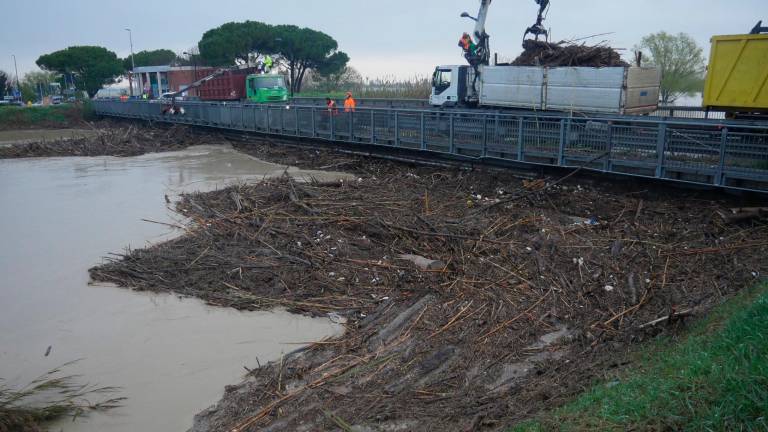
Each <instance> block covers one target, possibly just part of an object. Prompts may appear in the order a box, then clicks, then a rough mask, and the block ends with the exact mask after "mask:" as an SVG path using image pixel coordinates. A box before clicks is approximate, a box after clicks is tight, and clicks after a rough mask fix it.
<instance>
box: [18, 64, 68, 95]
mask: <svg viewBox="0 0 768 432" xmlns="http://www.w3.org/2000/svg"><path fill="white" fill-rule="evenodd" d="M60 78H61V75H60V74H57V73H55V72H46V71H33V72H27V73H26V74H25V75H24V78H22V79H21V91H22V94H23V95H24V100H25V101H27V100H37V99H40V96H41V94H40V93H41V92H42V96H50V95H51V92H52V90H53V89H52V88H51V84H53V83H59V85H60V84H61V81H60Z"/></svg>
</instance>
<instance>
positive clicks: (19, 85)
mask: <svg viewBox="0 0 768 432" xmlns="http://www.w3.org/2000/svg"><path fill="white" fill-rule="evenodd" d="M11 57H13V68H14V69H16V93H18V94H19V99H21V83H19V67H18V66H16V54H11Z"/></svg>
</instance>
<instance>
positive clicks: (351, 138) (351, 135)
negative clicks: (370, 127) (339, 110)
mask: <svg viewBox="0 0 768 432" xmlns="http://www.w3.org/2000/svg"><path fill="white" fill-rule="evenodd" d="M354 140H355V112H354V111H350V112H349V141H350V142H352V141H354Z"/></svg>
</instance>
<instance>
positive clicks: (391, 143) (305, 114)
mask: <svg viewBox="0 0 768 432" xmlns="http://www.w3.org/2000/svg"><path fill="white" fill-rule="evenodd" d="M93 104H94V110H95V112H96V114H98V115H101V116H108V117H120V118H128V119H139V120H147V121H153V122H164V123H174V124H186V125H192V126H203V127H209V128H218V129H224V130H229V131H239V132H247V133H256V134H264V135H270V136H278V137H284V138H290V139H297V140H321V141H328V142H333V143H337V144H342V145H343V144H354V145H355V146H363V147H364V148H366V149H367V151H368V152H370V153H377V152H378V151H385V150H388V151H391V150H392V149H400V150H402V151H406V152H412V153H416V154H418V155H419V156H421V158H429V157H435V156H439V157H451V158H459V159H461V160H470V161H474V162H476V163H478V164H482V163H484V162H489V163H491V162H493V163H497V164H498V163H501V164H509V165H514V166H529V167H537V166H538V167H541V166H545V167H546V166H549V167H573V168H581V169H585V170H590V171H595V172H605V173H612V174H617V175H622V176H634V177H646V178H655V179H662V180H665V181H670V182H678V183H687V184H694V185H702V186H709V187H717V188H727V189H737V190H749V191H758V192H768V124H764V123H757V122H746V121H732V120H726V119H712V118H708V119H707V118H670V117H663V116H659V117H654V116H647V117H643V116H612V115H599V114H576V113H556V112H529V111H521V112H514V111H507V112H491V111H474V110H458V109H455V110H442V109H435V108H431V107H426V106H423V105H419V104H418V103H417V102H414V104H413V105H411V106H408V105H405V106H402V105H401V106H397V105H396V104H394V103H391V102H390V105H388V106H387V105H386V104H383V103H382V104H374V103H368V104H366V103H365V101H363V103H361V104H360V105H359V107H358V108H357V109H356V110H355V112H350V113H346V112H343V110H341V112H338V113H331V112H329V111H328V109H327V108H326V107H325V106H323V105H320V104H319V102H318V100H313V99H305V100H301V99H297V100H295V101H293V103H292V104H290V105H260V104H247V103H216V102H191V101H184V102H177V103H176V105H177V106H178V107H181V108H183V109H184V114H177V115H170V114H163V104H162V103H158V102H156V101H149V102H148V101H138V100H130V101H125V102H123V101H119V100H96V101H94V102H93ZM667 109H669V108H667ZM661 115H663V114H661ZM700 117H704V116H700Z"/></svg>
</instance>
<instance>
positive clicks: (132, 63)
mask: <svg viewBox="0 0 768 432" xmlns="http://www.w3.org/2000/svg"><path fill="white" fill-rule="evenodd" d="M125 31H127V32H128V40H130V41H131V72H130V73H129V74H128V85H129V86H131V92H130V94H131V97H133V71H135V70H136V63H135V62H134V60H133V32H132V31H131V29H129V28H127V29H125Z"/></svg>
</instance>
